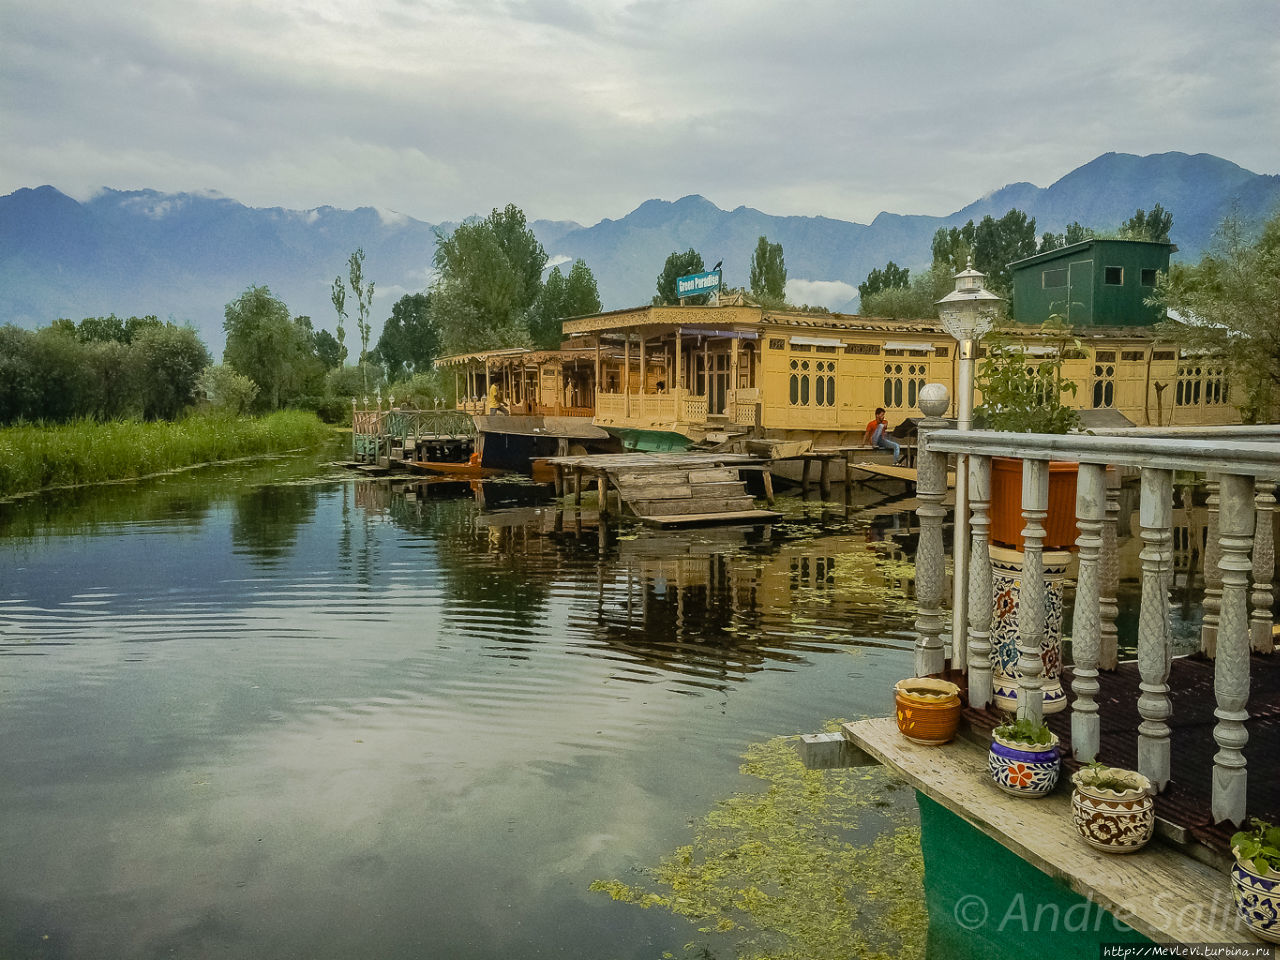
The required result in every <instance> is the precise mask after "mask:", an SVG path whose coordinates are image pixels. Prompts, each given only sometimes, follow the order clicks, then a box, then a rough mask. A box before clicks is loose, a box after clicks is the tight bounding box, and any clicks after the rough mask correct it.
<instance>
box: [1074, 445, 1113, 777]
mask: <svg viewBox="0 0 1280 960" xmlns="http://www.w3.org/2000/svg"><path fill="white" fill-rule="evenodd" d="M1105 474H1106V468H1105V467H1103V466H1101V465H1099V464H1093V463H1082V464H1080V473H1079V475H1078V476H1077V478H1076V525H1077V526H1078V527H1079V528H1080V535H1079V536H1078V537H1077V538H1076V546H1077V547H1079V551H1080V553H1079V557H1080V569H1079V573H1078V574H1077V578H1076V604H1075V616H1074V627H1073V631H1072V636H1071V650H1072V654H1073V658H1074V660H1075V671H1074V679H1073V680H1072V682H1071V689H1072V691H1073V692H1074V693H1075V695H1076V700H1075V703H1073V704H1072V705H1071V749H1072V751H1073V753H1074V755H1075V758H1076V759H1077V760H1083V761H1085V762H1088V761H1090V760H1093V759H1094V758H1095V757H1097V755H1098V740H1099V726H1100V724H1099V719H1098V701H1097V697H1098V691H1099V690H1100V689H1101V688H1100V687H1099V685H1098V656H1099V653H1100V652H1101V645H1102V618H1101V615H1100V612H1099V602H1098V596H1099V594H1098V581H1099V572H1100V571H1099V564H1098V557H1099V554H1100V553H1101V548H1102V525H1103V522H1104V520H1105V519H1106V515H1107V490H1106V476H1105Z"/></svg>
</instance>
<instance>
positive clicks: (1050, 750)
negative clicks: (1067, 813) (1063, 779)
mask: <svg viewBox="0 0 1280 960" xmlns="http://www.w3.org/2000/svg"><path fill="white" fill-rule="evenodd" d="M1061 767H1062V757H1061V756H1060V755H1059V753H1058V735H1057V734H1055V733H1053V732H1052V731H1051V730H1050V729H1049V728H1048V726H1046V725H1045V724H1044V722H1043V721H1035V720H1032V719H1030V718H1029V717H1018V718H1017V719H1010V720H1006V721H1005V722H1004V723H1002V724H1000V726H998V727H996V728H995V729H994V730H992V731H991V750H990V753H989V754H988V758H987V769H988V770H989V771H990V773H991V779H992V780H993V781H994V782H995V785H996V786H997V787H999V788H1000V789H1001V790H1003V791H1004V792H1005V793H1011V794H1013V795H1014V796H1017V797H1043V796H1045V795H1047V794H1048V793H1050V792H1051V791H1052V790H1053V788H1054V787H1056V786H1057V785H1058V773H1059V771H1060V770H1061Z"/></svg>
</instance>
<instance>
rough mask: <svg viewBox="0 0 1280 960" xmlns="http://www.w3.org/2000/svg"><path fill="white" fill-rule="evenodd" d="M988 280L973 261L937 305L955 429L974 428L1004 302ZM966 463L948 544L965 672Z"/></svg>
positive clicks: (956, 655)
mask: <svg viewBox="0 0 1280 960" xmlns="http://www.w3.org/2000/svg"><path fill="white" fill-rule="evenodd" d="M984 279H986V277H985V276H984V275H983V274H982V273H980V272H979V271H977V270H975V269H973V259H972V258H970V259H969V264H968V266H967V267H966V268H965V269H964V270H961V271H960V272H959V273H957V274H956V276H955V281H956V288H955V290H953V291H952V292H951V293H948V294H947V295H946V296H945V297H943V298H942V299H941V300H939V301H938V304H937V306H938V316H939V317H940V318H941V320H942V326H943V329H944V330H946V331H947V333H948V334H950V335H951V336H952V337H953V338H954V339H955V341H956V343H957V345H958V347H959V350H960V354H959V359H960V362H959V365H958V366H957V370H956V429H957V430H968V429H970V428H971V427H972V425H973V368H974V361H975V359H976V357H977V352H978V341H979V340H981V339H982V337H983V336H984V335H985V334H986V333H987V331H989V330H990V329H991V324H992V321H993V320H994V319H995V315H996V310H997V307H998V305H999V304H1001V303H1003V302H1004V300H1003V298H1002V297H998V296H996V295H995V294H994V293H992V292H991V291H990V290H987V289H986V288H985V287H983V285H982V281H983V280H984ZM968 460H969V458H968V457H967V456H964V455H958V456H957V457H956V508H955V524H954V527H953V531H954V537H953V540H952V543H951V557H952V561H953V562H952V568H953V573H952V579H951V650H952V661H951V662H952V665H953V667H955V666H958V667H959V669H960V670H962V671H966V670H968V666H969V656H968V643H967V639H968V633H967V629H968V621H969V469H968V468H969V463H968Z"/></svg>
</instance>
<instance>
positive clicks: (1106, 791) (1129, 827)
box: [1071, 767, 1156, 853]
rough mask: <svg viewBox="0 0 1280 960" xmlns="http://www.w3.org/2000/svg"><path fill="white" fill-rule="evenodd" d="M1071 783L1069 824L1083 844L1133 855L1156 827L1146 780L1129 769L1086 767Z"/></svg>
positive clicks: (1148, 782)
mask: <svg viewBox="0 0 1280 960" xmlns="http://www.w3.org/2000/svg"><path fill="white" fill-rule="evenodd" d="M1099 781H1103V782H1105V783H1106V784H1107V785H1106V786H1100V785H1099ZM1071 782H1072V784H1073V785H1074V789H1073V790H1072V791H1071V821H1072V822H1073V823H1074V824H1075V827H1076V832H1077V833H1078V834H1080V836H1081V837H1083V838H1084V842H1085V843H1087V844H1089V846H1091V847H1095V848H1096V849H1098V850H1105V851H1106V852H1107V853H1133V852H1134V851H1135V850H1141V849H1142V848H1143V847H1145V846H1146V845H1147V841H1149V840H1150V839H1151V835H1152V834H1153V833H1154V832H1155V828H1156V804H1155V800H1153V799H1152V797H1151V781H1150V780H1148V779H1147V778H1146V777H1144V776H1143V775H1142V774H1140V773H1137V772H1135V771H1133V770H1119V769H1116V768H1114V767H1104V768H1103V769H1102V770H1092V769H1089V768H1088V767H1086V768H1085V769H1083V770H1077V771H1076V772H1075V774H1074V775H1073V776H1072V777H1071Z"/></svg>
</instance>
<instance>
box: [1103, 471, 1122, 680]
mask: <svg viewBox="0 0 1280 960" xmlns="http://www.w3.org/2000/svg"><path fill="white" fill-rule="evenodd" d="M1106 488H1107V490H1106V495H1107V509H1106V516H1105V518H1104V519H1103V522H1102V556H1101V557H1099V561H1098V562H1099V568H1098V619H1099V622H1100V624H1101V627H1100V630H1101V634H1100V635H1101V640H1100V644H1099V648H1098V669H1099V670H1114V669H1115V668H1116V667H1117V666H1119V665H1120V652H1119V651H1120V642H1119V638H1118V637H1117V635H1116V614H1117V613H1119V610H1120V608H1119V607H1118V606H1117V605H1116V594H1117V593H1118V592H1119V589H1120V559H1119V554H1118V553H1117V547H1116V524H1117V522H1118V520H1119V517H1120V472H1119V471H1118V470H1116V468H1115V467H1108V468H1107V476H1106Z"/></svg>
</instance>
